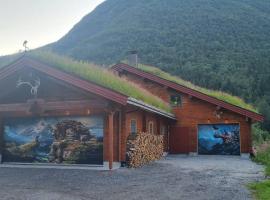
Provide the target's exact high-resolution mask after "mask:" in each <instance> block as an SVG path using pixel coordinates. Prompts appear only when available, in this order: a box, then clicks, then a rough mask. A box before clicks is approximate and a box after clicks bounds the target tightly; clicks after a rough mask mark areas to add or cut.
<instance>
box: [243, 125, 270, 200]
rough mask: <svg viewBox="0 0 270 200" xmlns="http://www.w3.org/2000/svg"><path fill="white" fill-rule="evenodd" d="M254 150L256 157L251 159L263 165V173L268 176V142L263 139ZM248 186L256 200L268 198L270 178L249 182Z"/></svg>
mask: <svg viewBox="0 0 270 200" xmlns="http://www.w3.org/2000/svg"><path fill="white" fill-rule="evenodd" d="M253 130H254V128H253ZM255 130H256V129H255ZM257 132H258V131H257ZM259 133H263V132H262V131H260V132H259ZM257 134H258V133H257ZM263 134H264V133H263ZM253 135H254V134H253ZM256 151H257V152H256V157H255V158H253V161H255V162H257V163H259V164H263V165H265V175H266V176H268V177H269V176H270V142H269V141H264V142H263V143H261V144H260V145H257V147H256ZM248 187H249V189H250V190H251V191H252V192H253V194H254V196H255V197H256V199H258V200H269V199H270V180H269V179H268V180H265V181H262V182H258V183H251V184H249V185H248Z"/></svg>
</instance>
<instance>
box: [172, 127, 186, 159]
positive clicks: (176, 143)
mask: <svg viewBox="0 0 270 200" xmlns="http://www.w3.org/2000/svg"><path fill="white" fill-rule="evenodd" d="M169 145H170V148H169V151H170V153H171V154H185V153H188V152H189V128H187V127H171V129H170V136H169Z"/></svg>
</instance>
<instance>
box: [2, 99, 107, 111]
mask: <svg viewBox="0 0 270 200" xmlns="http://www.w3.org/2000/svg"><path fill="white" fill-rule="evenodd" d="M35 102H36V103H37V105H38V106H39V107H40V108H42V110H43V111H44V112H46V111H53V110H69V109H72V110H76V109H78V110H79V109H86V108H90V109H91V108H95V109H102V108H106V107H107V104H106V103H101V102H99V101H96V100H80V101H55V102H45V101H42V100H31V101H28V102H27V103H15V104H0V112H29V109H30V108H31V105H33V104H34V103H35Z"/></svg>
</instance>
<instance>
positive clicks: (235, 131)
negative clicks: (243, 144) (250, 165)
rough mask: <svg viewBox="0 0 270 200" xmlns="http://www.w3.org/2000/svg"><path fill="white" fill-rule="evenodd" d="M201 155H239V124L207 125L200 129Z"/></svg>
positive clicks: (199, 144)
mask: <svg viewBox="0 0 270 200" xmlns="http://www.w3.org/2000/svg"><path fill="white" fill-rule="evenodd" d="M198 131H199V134H198V149H199V154H208V155H239V154H240V139H239V135H240V130H239V124H206V125H199V127H198Z"/></svg>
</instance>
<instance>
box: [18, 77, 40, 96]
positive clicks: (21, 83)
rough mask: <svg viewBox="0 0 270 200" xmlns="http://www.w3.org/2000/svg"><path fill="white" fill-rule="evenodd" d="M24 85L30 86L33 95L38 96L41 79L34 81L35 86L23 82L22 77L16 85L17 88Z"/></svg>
mask: <svg viewBox="0 0 270 200" xmlns="http://www.w3.org/2000/svg"><path fill="white" fill-rule="evenodd" d="M22 85H28V86H29V87H30V88H31V90H30V92H31V94H32V95H34V96H37V93H38V88H39V86H40V78H37V79H36V80H34V85H33V84H32V83H31V82H28V81H22V79H21V77H20V78H19V80H18V81H17V83H16V87H17V88H19V87H20V86H22Z"/></svg>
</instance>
